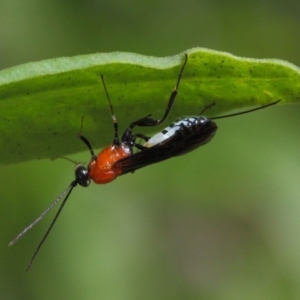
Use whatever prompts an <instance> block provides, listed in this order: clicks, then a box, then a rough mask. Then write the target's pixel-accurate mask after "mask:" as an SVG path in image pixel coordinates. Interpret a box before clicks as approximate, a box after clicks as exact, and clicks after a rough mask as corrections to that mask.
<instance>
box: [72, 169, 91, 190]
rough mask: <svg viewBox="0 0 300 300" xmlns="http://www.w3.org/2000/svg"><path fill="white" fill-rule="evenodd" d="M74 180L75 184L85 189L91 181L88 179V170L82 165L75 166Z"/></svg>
mask: <svg viewBox="0 0 300 300" xmlns="http://www.w3.org/2000/svg"><path fill="white" fill-rule="evenodd" d="M75 180H76V182H77V183H78V184H79V185H81V186H83V187H87V186H89V185H90V183H91V179H90V177H89V171H88V169H87V168H86V167H85V166H83V165H77V166H76V168H75Z"/></svg>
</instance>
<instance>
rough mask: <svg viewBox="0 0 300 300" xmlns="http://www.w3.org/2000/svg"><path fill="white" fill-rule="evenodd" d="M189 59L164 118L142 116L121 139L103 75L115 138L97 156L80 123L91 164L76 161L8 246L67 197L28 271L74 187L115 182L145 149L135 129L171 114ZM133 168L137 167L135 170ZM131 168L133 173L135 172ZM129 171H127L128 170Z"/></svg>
mask: <svg viewBox="0 0 300 300" xmlns="http://www.w3.org/2000/svg"><path fill="white" fill-rule="evenodd" d="M187 60H188V55H187V54H185V59H184V62H183V65H182V67H181V70H180V73H179V75H178V78H177V83H176V85H175V88H174V89H173V91H172V93H171V95H170V98H169V101H168V104H167V107H166V110H165V113H164V115H163V117H162V119H161V120H156V119H153V118H151V115H147V116H146V117H144V118H141V119H139V120H137V121H135V122H132V123H131V124H130V125H129V127H128V128H127V129H126V130H125V131H124V133H123V135H122V136H121V139H119V135H118V123H117V119H116V117H115V114H114V111H113V106H112V103H111V101H110V97H109V95H108V92H107V89H106V85H105V82H104V77H103V75H101V80H102V84H103V87H104V91H105V94H106V97H107V100H108V102H109V106H110V112H111V117H112V121H113V125H114V132H115V133H114V139H113V142H112V144H111V145H109V146H107V147H106V148H104V149H103V150H102V151H101V152H100V153H99V154H98V155H95V153H94V150H93V148H92V146H91V144H90V142H89V140H88V139H87V138H86V137H84V136H83V135H82V134H81V132H82V126H83V119H82V122H81V129H80V132H79V138H80V139H81V140H82V141H83V142H84V143H85V144H86V146H87V147H88V149H89V151H90V153H91V161H90V162H89V164H88V167H85V166H84V165H82V164H77V165H76V167H75V179H74V180H73V181H72V182H71V183H70V185H69V186H68V187H67V188H66V189H65V190H64V191H63V192H62V193H61V194H60V195H59V196H58V198H56V199H55V200H54V202H53V203H52V204H51V205H50V206H49V207H48V208H47V209H46V210H45V211H44V212H43V213H42V214H41V215H40V216H39V217H38V218H37V219H36V220H35V221H34V222H32V223H31V224H30V225H29V226H27V227H26V228H25V229H23V230H22V231H21V232H20V233H19V234H18V235H17V236H16V237H15V238H14V239H13V240H12V241H11V242H10V243H9V246H12V245H13V244H15V243H16V242H17V241H18V240H19V239H20V238H21V237H22V236H23V235H24V234H25V233H26V232H27V231H29V230H30V229H31V228H32V227H34V226H35V225H36V224H37V223H38V222H39V221H41V220H42V219H43V217H44V216H45V215H46V214H47V213H48V212H49V211H50V210H51V209H52V208H53V207H54V206H55V205H56V204H57V203H58V202H59V201H60V200H61V199H62V198H64V200H63V202H62V204H61V206H60V208H59V209H58V211H57V213H56V215H55V216H54V218H53V220H52V222H51V224H50V226H49V227H48V229H47V231H46V233H45V235H44V236H43V238H42V240H41V242H40V243H39V245H38V246H37V248H36V250H35V252H34V254H33V256H32V258H31V260H30V261H29V264H28V266H27V269H26V272H27V271H28V270H29V269H30V267H31V265H32V263H33V261H34V259H35V257H36V255H37V253H38V252H39V250H40V248H41V247H42V245H43V243H44V242H45V240H46V238H47V236H48V235H49V233H50V231H51V229H52V227H53V226H54V224H55V222H56V220H57V218H58V217H59V215H60V213H61V211H62V209H63V207H64V205H65V203H66V201H67V200H68V198H69V196H70V194H71V192H72V190H73V189H74V187H75V186H77V185H78V184H79V185H81V186H82V187H87V186H89V185H90V183H91V180H93V181H94V182H95V183H97V184H105V183H109V182H111V181H113V180H114V179H115V178H117V177H118V176H120V175H123V174H125V173H124V171H125V167H126V166H128V165H130V164H132V160H131V157H133V156H134V155H135V153H134V149H133V147H136V148H137V149H138V150H140V151H143V150H144V149H145V147H144V146H142V145H140V144H138V143H136V139H137V138H142V139H147V137H146V136H145V135H143V134H141V133H137V134H133V128H134V127H136V126H140V127H151V126H158V125H159V124H161V123H162V122H163V121H164V120H165V119H166V118H167V116H168V114H169V112H170V110H171V107H172V105H173V102H174V100H175V98H176V96H177V93H178V87H179V83H180V79H181V76H182V73H183V70H184V68H185V66H186V63H187ZM125 158H129V159H128V160H124V161H123V162H122V164H120V165H118V166H117V165H116V162H118V161H120V160H122V159H125ZM132 171H134V169H132ZM132 171H131V172H132ZM126 173H127V172H126Z"/></svg>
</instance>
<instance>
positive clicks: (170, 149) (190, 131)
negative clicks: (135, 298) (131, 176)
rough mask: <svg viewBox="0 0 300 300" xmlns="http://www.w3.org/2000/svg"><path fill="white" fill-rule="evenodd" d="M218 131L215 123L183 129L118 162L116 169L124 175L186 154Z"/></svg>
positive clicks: (204, 142) (206, 141) (207, 140)
mask: <svg viewBox="0 0 300 300" xmlns="http://www.w3.org/2000/svg"><path fill="white" fill-rule="evenodd" d="M216 130H217V125H216V124H215V123H214V122H211V123H210V124H206V126H202V127H201V130H200V129H199V128H181V129H180V130H178V131H176V133H175V134H174V135H173V136H171V137H170V138H168V139H166V140H164V141H162V142H160V143H158V144H156V145H154V146H152V147H150V148H146V149H144V150H142V151H140V152H137V153H134V154H133V155H131V156H129V157H125V158H123V159H121V160H119V161H117V162H116V163H115V164H114V167H117V168H120V169H121V170H122V174H121V175H123V174H126V173H129V172H134V171H135V170H138V169H140V168H143V167H146V166H148V165H151V164H154V163H158V162H161V161H164V160H166V159H169V158H171V157H174V156H179V155H183V154H186V153H188V152H191V151H193V150H194V149H196V148H198V147H200V146H202V145H204V144H206V143H208V142H209V141H210V140H211V139H212V138H213V136H214V134H215V132H216Z"/></svg>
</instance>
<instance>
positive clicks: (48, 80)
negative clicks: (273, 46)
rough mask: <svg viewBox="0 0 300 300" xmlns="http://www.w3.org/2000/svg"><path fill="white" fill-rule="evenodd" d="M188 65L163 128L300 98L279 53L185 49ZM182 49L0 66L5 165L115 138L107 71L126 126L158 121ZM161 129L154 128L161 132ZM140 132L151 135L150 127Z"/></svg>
mask: <svg viewBox="0 0 300 300" xmlns="http://www.w3.org/2000/svg"><path fill="white" fill-rule="evenodd" d="M185 53H188V55H189V57H188V63H187V66H186V68H185V70H184V73H183V76H182V80H181V83H180V86H179V93H178V96H177V99H176V101H175V103H174V106H173V108H172V111H171V114H170V116H169V118H168V120H167V121H165V124H164V126H167V125H168V123H169V122H172V121H174V120H175V119H176V118H177V117H179V116H182V115H197V114H199V112H200V111H201V110H202V109H203V108H204V107H205V106H207V105H209V104H211V103H213V102H215V103H216V105H215V106H213V108H212V109H211V110H209V111H208V112H207V113H209V115H210V116H212V115H219V114H221V113H222V114H223V113H224V112H225V111H228V110H230V109H237V108H238V109H241V108H242V107H246V106H260V105H263V104H267V103H271V102H273V101H276V100H278V99H281V102H280V103H281V104H283V103H297V102H299V101H300V69H299V68H298V67H296V66H294V65H292V64H290V63H287V62H284V61H281V60H274V59H261V60H258V59H248V58H239V57H236V56H233V55H231V54H228V53H223V52H217V51H212V50H207V49H202V48H194V49H191V50H187V51H185ZM183 60H184V54H183V53H181V54H178V55H175V56H171V57H165V58H156V57H149V56H143V55H139V54H132V53H121V52H114V53H100V54H91V55H84V56H76V57H71V58H57V59H51V60H45V61H41V62H36V63H28V64H25V65H20V66H17V67H13V68H10V69H6V70H3V71H1V72H0V130H1V137H0V149H1V156H0V163H2V164H8V163H17V162H22V161H27V160H30V159H39V158H53V157H57V156H63V155H68V154H71V153H75V152H79V151H82V150H87V149H86V146H85V145H84V144H83V143H82V141H81V140H80V139H79V138H78V136H77V133H78V132H79V130H80V124H81V117H82V116H85V119H84V128H83V135H84V136H86V137H87V138H88V139H89V140H90V142H91V144H92V146H93V147H94V148H99V147H103V146H105V145H108V144H110V143H111V142H112V139H113V126H112V121H111V116H110V111H109V105H108V101H107V99H106V96H105V93H104V89H103V86H102V84H101V81H100V77H99V76H100V75H101V74H103V75H104V78H105V82H106V85H107V90H108V93H109V95H110V98H111V101H112V103H113V107H114V112H115V114H116V116H117V119H118V123H119V128H120V132H123V131H124V130H125V129H126V128H127V127H128V125H129V124H130V123H131V122H132V121H135V120H137V119H139V118H142V117H144V116H146V115H148V114H152V115H153V117H154V118H157V119H160V118H161V117H162V115H163V113H164V110H165V107H166V104H167V101H168V99H169V97H170V94H171V92H172V90H173V88H174V86H175V84H176V81H177V77H178V74H179V71H180V68H181V66H182V63H183ZM160 129H161V127H160V128H151V130H152V132H157V131H158V130H160ZM136 132H143V133H145V132H146V133H149V130H146V129H145V128H142V129H140V128H137V129H136Z"/></svg>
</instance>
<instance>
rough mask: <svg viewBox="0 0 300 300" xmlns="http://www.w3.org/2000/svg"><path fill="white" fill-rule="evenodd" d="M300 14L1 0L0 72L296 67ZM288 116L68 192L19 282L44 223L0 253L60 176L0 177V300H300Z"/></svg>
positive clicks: (266, 8)
mask: <svg viewBox="0 0 300 300" xmlns="http://www.w3.org/2000/svg"><path fill="white" fill-rule="evenodd" d="M299 15H300V2H299V1H298V0H291V1H283V0H272V1H270V0H264V1H262V0H252V1H237V0H231V1H230V0H229V1H221V0H214V1H208V0H184V1H183V0H182V1H178V0H173V1H171V0H168V1H166V0H160V1H154V0H152V1H148V0H145V1H137V0H122V1H120V0H116V1H108V0H102V1H100V0H93V1H91V0H72V1H66V0H51V1H50V0H43V1H40V0H27V1H22V0H14V1H11V0H0V69H4V68H8V67H11V66H15V65H18V64H22V63H26V62H30V61H38V60H42V59H48V58H54V57H61V56H72V55H78V54H89V53H96V52H110V51H130V52H136V53H140V54H146V55H154V56H167V55H174V54H177V53H179V52H182V51H183V50H186V49H189V48H192V47H196V46H200V47H206V48H211V49H215V50H220V51H227V52H231V53H233V54H235V55H239V56H245V57H252V58H280V59H284V60H288V61H290V62H292V63H294V64H296V65H298V66H300V55H299V54H300V52H299V49H300V34H299V28H300V18H299ZM176 101H180V95H179V97H178V99H177V100H176ZM145 113H148V112H145ZM191 114H194V112H191ZM299 116H300V109H299V107H298V106H297V105H285V106H280V105H278V106H275V107H272V108H269V109H266V110H262V111H259V112H256V113H253V114H249V115H244V116H241V117H236V118H231V119H225V120H218V125H219V130H218V133H217V135H216V137H215V138H214V140H213V141H212V142H211V143H209V144H208V145H206V146H205V147H203V148H200V149H199V150H197V151H195V152H194V153H191V154H189V155H186V156H183V157H180V158H174V159H171V160H169V161H166V162H164V163H161V164H157V165H153V166H150V167H147V168H145V169H141V170H139V171H138V172H136V173H135V174H134V175H126V176H123V177H120V178H118V179H117V180H116V181H115V182H113V183H111V184H109V185H104V186H97V185H95V184H92V185H91V186H90V187H89V188H88V189H83V188H76V189H75V190H74V193H73V194H72V196H71V198H70V200H69V202H68V203H67V205H66V207H65V210H64V211H63V213H62V215H61V217H60V218H59V220H58V222H57V224H56V226H55V227H54V230H53V232H52V233H51V235H50V236H49V238H48V240H47V241H46V243H45V244H44V246H43V248H42V250H41V252H40V253H39V255H38V257H37V259H36V261H35V263H34V265H33V267H32V269H31V270H30V272H29V273H27V274H26V273H25V272H24V271H25V268H26V264H27V262H28V260H29V258H30V257H31V255H32V253H33V251H34V249H35V247H36V246H37V244H38V242H39V241H40V239H41V237H42V235H43V234H44V232H45V230H46V228H47V225H48V223H49V222H50V220H51V218H52V216H53V214H51V215H50V216H48V217H47V218H46V219H45V220H44V221H42V222H41V223H40V224H39V225H38V226H37V227H36V228H35V229H34V230H32V232H30V233H28V234H27V236H25V237H24V238H22V240H20V241H19V242H18V243H17V244H16V245H15V246H14V247H12V248H8V247H7V244H8V242H9V241H10V240H11V239H12V238H13V237H14V236H15V235H16V234H17V233H18V232H19V231H20V230H21V229H22V228H23V227H25V226H26V225H28V224H29V223H30V222H31V221H33V220H34V219H35V218H36V217H37V216H38V215H39V213H41V212H42V211H43V210H44V209H45V208H46V207H47V206H48V205H49V204H50V203H51V202H52V201H53V200H54V199H55V198H56V196H57V195H58V194H59V193H60V192H61V191H62V190H63V189H64V188H65V187H66V186H67V185H68V184H69V183H70V181H71V180H72V179H73V166H72V165H71V164H69V163H68V162H66V161H63V160H57V161H55V162H51V161H50V160H42V161H30V162H28V163H24V164H18V165H12V166H0V170H1V171H0V174H1V175H0V176H1V178H0V197H1V202H0V205H1V210H0V227H1V236H0V299H5V300H10V299H22V300H23V299H30V300H34V299H39V300H40V299H43V300H44V299H45V300H46V299H65V300H67V299H82V300H85V299H107V300H119V299H120V300H126V299H130V300H133V299H143V300H146V299H151V300H153V299H156V300H159V299H163V300H167V299H172V300H173V299H185V300H190V299H197V300H198V299H206V300H207V299H209V300H215V299H216V300H220V299H222V300H223V299H228V300H235V299H243V300H245V299H246V300H247V299H257V300H260V299H263V300H268V299H270V300H277V299H300V201H299V199H300V184H299V178H300V157H299V148H300V134H299V126H300V118H299ZM118 117H119V118H122V116H118ZM66 118H67V116H66ZM62 126H63V124H62ZM0 154H1V149H0ZM88 157H89V153H88V151H86V152H84V153H79V154H77V155H74V156H72V158H74V159H76V160H77V161H86V160H87V158H88Z"/></svg>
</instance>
